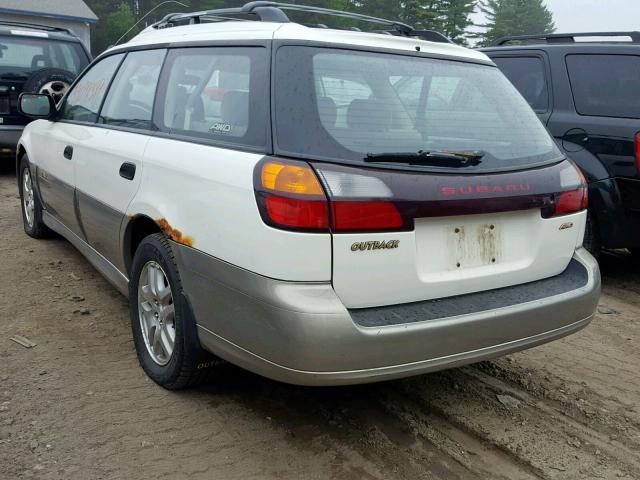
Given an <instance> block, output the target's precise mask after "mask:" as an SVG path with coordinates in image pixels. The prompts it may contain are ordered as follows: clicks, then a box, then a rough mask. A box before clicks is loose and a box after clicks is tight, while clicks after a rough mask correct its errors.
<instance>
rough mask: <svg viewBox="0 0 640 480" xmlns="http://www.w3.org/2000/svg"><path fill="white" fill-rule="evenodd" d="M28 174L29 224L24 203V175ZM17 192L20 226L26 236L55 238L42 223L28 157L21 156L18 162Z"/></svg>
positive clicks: (40, 209) (39, 205) (51, 231)
mask: <svg viewBox="0 0 640 480" xmlns="http://www.w3.org/2000/svg"><path fill="white" fill-rule="evenodd" d="M27 172H28V174H29V178H30V181H31V189H32V201H33V214H32V215H33V219H32V221H31V224H30V222H29V221H28V219H27V205H26V203H25V191H24V189H25V186H24V182H25V175H26V174H27ZM17 178H18V191H19V192H20V207H21V208H20V210H21V211H22V225H23V226H24V231H25V233H26V234H27V235H29V236H30V237H32V238H37V239H42V238H51V237H54V236H55V233H54V232H53V230H51V229H50V228H49V227H47V226H46V225H45V224H44V222H43V221H42V210H43V209H42V204H41V203H40V197H39V196H38V192H37V191H36V189H35V182H34V181H33V175H32V171H31V167H30V165H29V157H27V156H26V155H23V157H22V159H21V160H20V169H19V171H18V176H17Z"/></svg>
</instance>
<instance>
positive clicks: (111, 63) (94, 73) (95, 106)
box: [60, 54, 124, 123]
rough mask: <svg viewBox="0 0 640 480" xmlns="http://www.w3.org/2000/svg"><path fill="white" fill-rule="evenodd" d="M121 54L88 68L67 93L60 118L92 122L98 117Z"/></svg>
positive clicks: (120, 59)
mask: <svg viewBox="0 0 640 480" xmlns="http://www.w3.org/2000/svg"><path fill="white" fill-rule="evenodd" d="M123 56H124V54H119V55H112V56H110V57H107V58H105V59H103V60H101V61H99V62H98V63H96V64H95V65H93V66H92V67H91V68H90V69H89V71H88V72H87V73H86V74H85V75H84V76H83V77H82V78H81V79H80V80H79V81H78V83H76V84H75V85H74V87H73V89H72V90H71V91H70V92H69V93H68V95H67V97H66V101H65V103H64V106H63V107H62V112H61V114H60V119H61V120H74V121H77V122H91V123H94V122H95V121H96V120H97V119H98V111H99V110H100V105H101V104H102V99H103V98H104V95H105V93H106V91H107V88H109V83H110V82H111V78H112V77H113V75H114V74H115V73H116V70H117V69H118V65H120V62H121V61H122V57H123Z"/></svg>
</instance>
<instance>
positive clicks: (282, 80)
mask: <svg viewBox="0 0 640 480" xmlns="http://www.w3.org/2000/svg"><path fill="white" fill-rule="evenodd" d="M275 73H276V75H275V86H276V90H275V95H276V97H275V108H276V112H275V115H276V116H275V122H276V123H275V126H276V140H277V147H278V150H279V152H278V153H281V154H283V155H291V156H300V157H302V158H321V159H330V160H339V161H346V162H348V163H355V162H357V163H362V162H364V161H365V160H366V159H367V157H368V156H369V155H370V154H372V155H375V154H395V153H409V154H413V153H417V152H420V151H423V152H434V151H464V152H467V151H479V152H482V153H483V159H482V162H481V163H480V165H478V166H475V167H473V170H474V171H493V170H501V169H513V168H518V167H520V166H533V165H539V164H544V163H548V162H551V161H557V160H558V159H560V158H562V154H561V153H560V151H559V150H558V148H557V147H556V145H555V143H554V141H553V139H552V138H551V137H550V135H549V134H548V133H547V131H546V129H545V128H544V126H543V125H542V124H541V123H540V121H539V119H538V118H537V116H536V114H535V113H534V112H533V110H532V109H531V108H530V107H529V105H527V103H526V102H525V101H524V99H523V98H522V96H521V95H520V94H519V93H518V91H517V90H516V89H515V88H514V87H513V85H512V84H511V83H510V82H509V81H508V80H507V79H506V78H505V77H504V75H502V73H501V72H500V70H498V69H497V68H495V67H493V66H489V65H478V64H472V63H465V62H456V61H449V60H440V59H431V58H424V57H417V56H403V55H391V54H383V53H373V52H354V51H347V50H338V49H328V48H319V47H318V48H313V47H302V46H284V47H281V48H279V49H278V52H277V54H276V72H275Z"/></svg>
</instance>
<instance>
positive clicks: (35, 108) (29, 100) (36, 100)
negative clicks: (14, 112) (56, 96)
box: [18, 93, 56, 119]
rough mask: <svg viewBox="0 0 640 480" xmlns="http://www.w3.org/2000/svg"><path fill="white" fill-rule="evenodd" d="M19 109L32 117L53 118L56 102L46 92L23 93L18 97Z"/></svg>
mask: <svg viewBox="0 0 640 480" xmlns="http://www.w3.org/2000/svg"><path fill="white" fill-rule="evenodd" d="M18 111H19V112H20V113H21V114H23V115H26V116H27V117H30V118H47V119H48V118H51V117H52V116H53V114H54V113H55V112H56V104H55V102H54V101H53V98H51V97H50V96H49V95H46V94H44V93H22V94H20V98H19V99H18Z"/></svg>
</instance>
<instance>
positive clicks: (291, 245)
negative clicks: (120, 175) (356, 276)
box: [127, 138, 331, 282]
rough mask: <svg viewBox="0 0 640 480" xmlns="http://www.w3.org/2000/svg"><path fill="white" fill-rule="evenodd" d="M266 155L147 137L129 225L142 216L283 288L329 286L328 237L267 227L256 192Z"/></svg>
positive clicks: (198, 248) (188, 242) (200, 248)
mask: <svg viewBox="0 0 640 480" xmlns="http://www.w3.org/2000/svg"><path fill="white" fill-rule="evenodd" d="M263 157H264V155H263V154H257V153H247V152H241V151H236V150H229V149H224V148H218V147H212V146H208V145H200V144H195V143H190V142H183V141H178V140H173V139H165V138H152V139H151V141H150V142H149V144H148V146H147V149H146V152H145V157H144V167H143V170H142V171H143V176H142V179H141V186H140V189H139V191H138V194H137V195H136V197H135V198H134V199H133V201H132V203H131V205H130V206H129V211H128V212H127V214H128V216H129V218H132V217H133V216H136V215H145V216H147V217H149V218H151V219H152V220H154V221H155V222H156V223H157V224H158V225H159V226H160V227H161V228H162V229H163V230H164V231H165V233H167V234H168V235H169V236H170V237H171V238H173V239H174V240H176V241H178V242H179V243H183V244H185V245H188V246H190V247H193V248H195V249H197V250H200V251H202V252H204V253H206V254H209V255H211V256H213V257H216V258H218V259H220V260H223V261H225V262H228V263H230V264H233V265H235V266H238V267H241V268H244V269H246V270H249V271H251V272H254V273H258V274H260V275H263V276H266V277H270V278H275V279H279V280H287V281H305V282H327V281H330V280H331V237H330V235H329V234H305V233H294V232H285V231H281V230H276V229H273V228H271V227H269V226H267V225H265V224H264V223H263V221H262V219H261V217H260V213H259V211H258V207H257V203H256V198H255V193H254V189H253V175H254V168H255V166H256V164H257V163H258V162H259V161H260V160H261V159H262V158H263Z"/></svg>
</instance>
